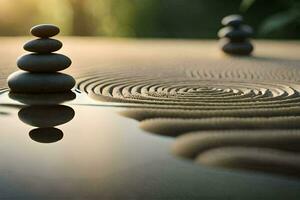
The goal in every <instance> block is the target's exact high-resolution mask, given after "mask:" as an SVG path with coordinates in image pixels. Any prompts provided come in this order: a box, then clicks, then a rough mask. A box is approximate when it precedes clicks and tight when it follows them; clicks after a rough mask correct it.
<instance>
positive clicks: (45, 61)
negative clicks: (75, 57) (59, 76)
mask: <svg viewBox="0 0 300 200" xmlns="http://www.w3.org/2000/svg"><path fill="white" fill-rule="evenodd" d="M71 64H72V61H71V60H70V58H68V57H67V56H64V55H62V54H56V53H49V54H36V53H32V54H27V55H23V56H21V57H20V58H19V59H18V60H17V65H18V67H19V68H20V69H22V70H25V71H29V72H56V71H60V70H64V69H66V68H68V67H69V66H70V65H71Z"/></svg>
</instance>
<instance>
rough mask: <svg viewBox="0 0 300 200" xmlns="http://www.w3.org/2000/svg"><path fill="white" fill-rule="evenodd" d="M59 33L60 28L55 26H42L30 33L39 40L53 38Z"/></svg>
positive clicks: (31, 30) (32, 29) (34, 28)
mask: <svg viewBox="0 0 300 200" xmlns="http://www.w3.org/2000/svg"><path fill="white" fill-rule="evenodd" d="M59 32H60V30H59V28H58V27H57V26H55V25H53V24H40V25H37V26H34V27H32V28H31V29H30V33H31V34H32V35H33V36H36V37H39V38H49V37H53V36H55V35H57V34H58V33H59Z"/></svg>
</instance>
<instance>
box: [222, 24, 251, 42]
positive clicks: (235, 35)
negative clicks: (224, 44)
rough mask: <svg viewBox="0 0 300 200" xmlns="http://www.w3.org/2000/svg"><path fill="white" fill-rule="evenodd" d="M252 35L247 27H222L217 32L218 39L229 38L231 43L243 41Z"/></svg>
mask: <svg viewBox="0 0 300 200" xmlns="http://www.w3.org/2000/svg"><path fill="white" fill-rule="evenodd" d="M252 35H253V30H252V28H251V27H250V26H248V25H242V26H240V27H239V28H233V27H224V28H222V29H221V30H220V31H219V32H218V36H219V38H229V39H231V41H235V42H238V41H244V40H245V39H247V38H249V37H251V36H252Z"/></svg>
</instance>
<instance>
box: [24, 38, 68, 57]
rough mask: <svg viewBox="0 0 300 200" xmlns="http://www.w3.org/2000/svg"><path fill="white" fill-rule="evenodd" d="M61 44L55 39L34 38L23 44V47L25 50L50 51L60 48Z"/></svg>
mask: <svg viewBox="0 0 300 200" xmlns="http://www.w3.org/2000/svg"><path fill="white" fill-rule="evenodd" d="M62 46H63V44H62V43H61V42H60V41H59V40H55V39H49V38H45V39H36V40H31V41H29V42H27V43H26V44H24V46H23V48H24V49H25V50H26V51H30V52H36V53H51V52H54V51H58V50H59V49H61V48H62Z"/></svg>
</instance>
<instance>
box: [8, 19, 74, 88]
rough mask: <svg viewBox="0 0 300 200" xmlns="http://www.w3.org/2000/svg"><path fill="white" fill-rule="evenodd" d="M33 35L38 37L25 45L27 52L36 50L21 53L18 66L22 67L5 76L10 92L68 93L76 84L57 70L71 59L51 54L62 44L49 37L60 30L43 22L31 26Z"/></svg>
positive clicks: (71, 78) (64, 67)
mask: <svg viewBox="0 0 300 200" xmlns="http://www.w3.org/2000/svg"><path fill="white" fill-rule="evenodd" d="M31 33H32V35H34V36H37V37H40V39H36V40H32V41H29V42H27V43H26V44H25V45H24V49H25V50H27V51H31V52H35V53H32V54H27V55H23V56H21V57H20V58H19V59H18V61H17V65H18V67H19V68H20V69H21V70H25V71H28V72H31V73H28V72H15V73H13V74H11V75H10V76H9V77H8V86H9V87H10V89H11V92H16V93H53V92H67V91H69V90H70V89H72V87H73V86H74V85H75V80H74V78H73V77H71V76H69V75H67V74H62V73H57V71H61V70H64V69H66V68H68V67H69V66H70V65H71V60H70V59H69V58H68V57H67V56H64V55H61V54H56V53H52V52H54V51H57V50H59V49H60V48H61V47H62V43H61V42H60V41H58V40H55V39H49V37H52V36H55V35H56V34H58V33H59V28H58V27H56V26H54V25H50V24H42V25H38V26H35V27H33V28H32V29H31Z"/></svg>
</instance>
